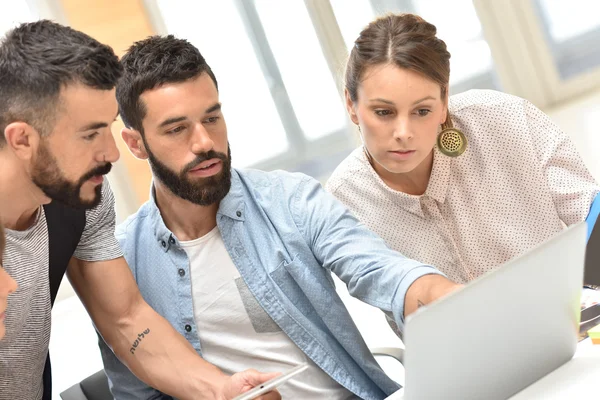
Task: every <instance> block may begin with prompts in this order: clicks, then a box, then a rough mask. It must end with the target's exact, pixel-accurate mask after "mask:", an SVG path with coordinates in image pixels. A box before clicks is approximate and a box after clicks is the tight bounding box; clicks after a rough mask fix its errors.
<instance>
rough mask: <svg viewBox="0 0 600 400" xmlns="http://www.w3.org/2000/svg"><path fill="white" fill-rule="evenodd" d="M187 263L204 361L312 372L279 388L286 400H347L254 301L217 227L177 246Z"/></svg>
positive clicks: (236, 368) (232, 369) (232, 367)
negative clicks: (300, 367) (299, 368)
mask: <svg viewBox="0 0 600 400" xmlns="http://www.w3.org/2000/svg"><path fill="white" fill-rule="evenodd" d="M180 244H181V247H182V248H183V249H184V250H185V252H186V253H187V255H188V257H189V259H190V272H191V280H192V299H193V306H194V318H195V321H196V325H197V326H198V335H199V338H200V344H201V346H202V355H203V358H204V359H205V360H206V361H208V362H210V363H211V364H214V365H216V366H217V367H219V368H220V369H221V370H222V371H223V372H225V373H228V374H233V373H236V372H240V371H243V370H245V369H248V368H254V369H257V370H259V371H261V372H285V371H287V370H288V369H290V368H293V367H294V366H297V365H299V364H301V363H304V362H307V363H308V364H309V365H310V368H309V369H308V370H306V371H304V372H302V373H301V374H299V375H298V376H297V377H295V378H293V379H291V380H289V381H287V382H286V383H285V384H284V385H282V386H280V387H279V388H278V390H279V392H280V393H281V395H282V396H283V398H284V399H330V400H334V399H349V398H354V396H353V395H352V393H351V392H350V391H348V390H347V389H345V388H344V387H342V386H341V385H340V384H339V383H337V382H335V381H334V380H333V379H332V378H331V377H329V375H327V374H326V373H325V372H323V371H322V370H321V369H320V368H319V367H317V366H316V365H315V364H314V363H313V362H312V361H311V360H310V359H308V357H306V355H305V354H304V353H303V352H302V350H300V349H299V348H298V347H297V346H296V345H295V344H294V342H292V340H291V339H290V338H289V337H288V336H287V335H286V334H285V333H284V332H283V331H282V330H281V329H280V328H279V326H277V324H275V322H274V321H273V320H272V319H271V318H270V317H269V315H268V314H267V313H266V312H265V311H264V310H263V308H262V307H261V306H260V305H259V304H258V302H257V301H256V300H255V298H254V296H253V295H252V293H251V292H250V290H249V289H248V287H247V286H246V284H245V282H244V281H243V279H242V278H241V277H240V274H239V272H238V270H237V268H236V267H235V265H234V264H233V261H232V260H231V257H230V256H229V254H228V253H227V250H226V248H225V245H224V243H223V239H222V237H221V232H220V231H219V228H218V227H215V228H214V229H213V230H212V231H210V232H209V233H208V234H206V235H204V236H203V237H201V238H198V239H195V240H191V241H187V242H181V243H180Z"/></svg>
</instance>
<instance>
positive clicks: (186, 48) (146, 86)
mask: <svg viewBox="0 0 600 400" xmlns="http://www.w3.org/2000/svg"><path fill="white" fill-rule="evenodd" d="M121 64H123V68H124V72H123V77H122V78H121V80H120V81H119V83H118V85H117V101H118V103H119V113H120V115H121V118H122V119H123V122H124V123H125V125H126V126H127V127H128V128H133V129H135V130H137V131H139V132H140V133H141V134H142V135H143V134H144V129H143V126H142V121H143V119H144V117H145V116H146V107H145V105H144V104H143V103H142V102H141V101H140V96H141V95H142V93H144V92H145V91H147V90H151V89H154V88H156V87H158V86H161V85H164V84H165V83H176V82H184V81H187V80H189V79H193V78H196V77H197V76H199V75H201V74H203V73H207V74H208V75H209V76H210V78H211V79H212V80H213V82H214V83H215V86H216V87H217V90H218V88H219V86H218V84H217V78H215V75H214V74H213V72H212V70H211V69H210V66H209V65H208V64H207V63H206V60H205V59H204V57H203V56H202V54H200V51H198V49H197V48H196V47H195V46H194V45H192V44H191V43H190V42H188V41H187V40H185V39H178V38H176V37H174V36H173V35H168V36H150V37H148V38H147V39H144V40H141V41H139V42H136V43H134V44H133V45H132V46H131V47H130V48H129V49H128V50H127V53H126V54H125V55H124V56H123V58H122V59H121Z"/></svg>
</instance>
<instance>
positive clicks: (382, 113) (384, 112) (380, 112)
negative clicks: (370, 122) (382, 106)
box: [375, 110, 392, 117]
mask: <svg viewBox="0 0 600 400" xmlns="http://www.w3.org/2000/svg"><path fill="white" fill-rule="evenodd" d="M375 114H377V115H379V116H380V117H386V116H388V115H391V114H392V112H391V111H390V110H375Z"/></svg>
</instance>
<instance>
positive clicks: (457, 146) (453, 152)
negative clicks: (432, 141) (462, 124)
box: [437, 124, 467, 157]
mask: <svg viewBox="0 0 600 400" xmlns="http://www.w3.org/2000/svg"><path fill="white" fill-rule="evenodd" d="M437 146H438V149H440V152H442V154H444V155H447V156H448V157H458V156H460V155H461V154H462V153H464V152H465V150H466V149H467V138H466V137H465V134H464V133H462V132H461V131H459V130H458V129H456V128H453V127H445V124H443V125H442V131H441V132H440V133H439V134H438V137H437Z"/></svg>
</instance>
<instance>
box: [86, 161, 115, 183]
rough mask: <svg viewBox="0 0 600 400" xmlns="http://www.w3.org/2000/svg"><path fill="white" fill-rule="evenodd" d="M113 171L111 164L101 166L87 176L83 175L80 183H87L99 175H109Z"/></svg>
mask: <svg viewBox="0 0 600 400" xmlns="http://www.w3.org/2000/svg"><path fill="white" fill-rule="evenodd" d="M111 169H112V164H111V163H106V164H104V165H100V166H98V167H96V168H94V169H92V170H91V171H88V172H87V173H86V174H85V175H83V176H82V177H81V180H80V182H85V181H87V180H88V179H90V178H92V177H94V176H97V175H107V174H108V173H109V172H110V170H111Z"/></svg>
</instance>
